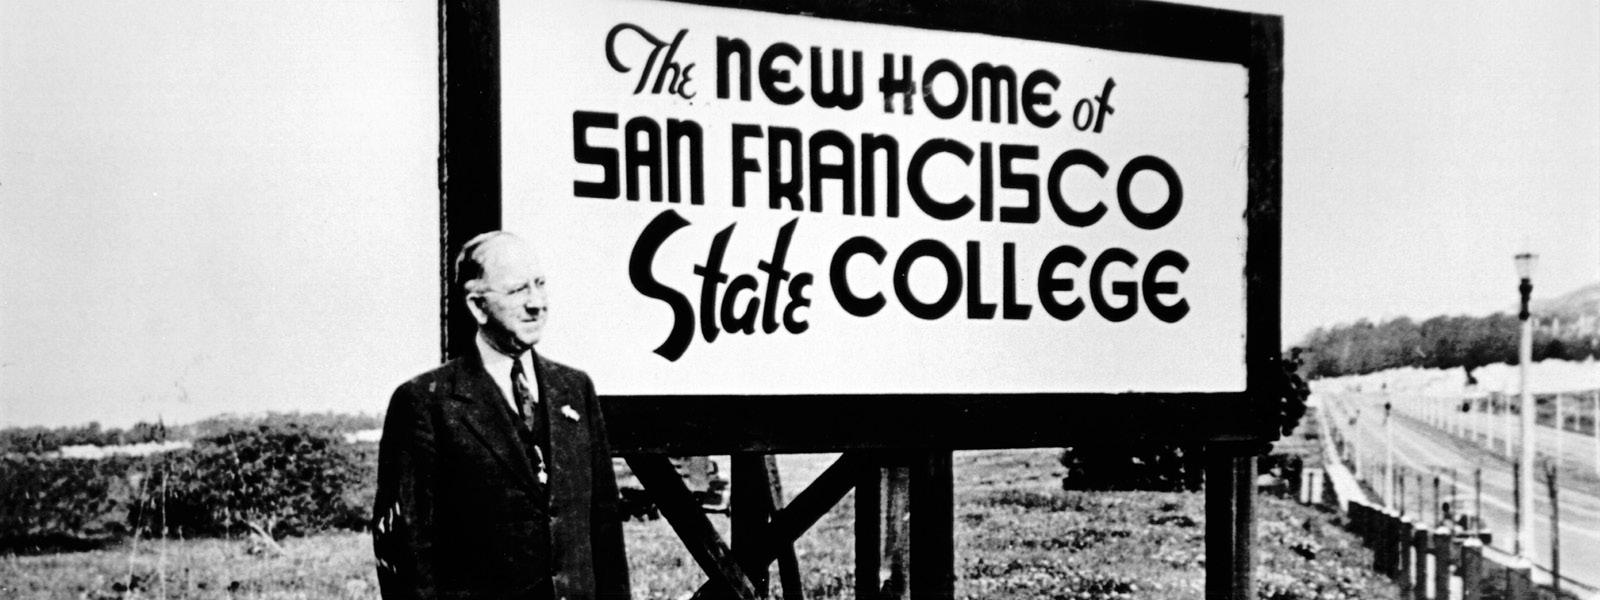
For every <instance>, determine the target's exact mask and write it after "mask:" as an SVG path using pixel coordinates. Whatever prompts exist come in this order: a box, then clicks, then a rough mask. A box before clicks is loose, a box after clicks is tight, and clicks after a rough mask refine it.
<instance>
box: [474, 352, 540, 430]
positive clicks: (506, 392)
mask: <svg viewBox="0 0 1600 600" xmlns="http://www.w3.org/2000/svg"><path fill="white" fill-rule="evenodd" d="M473 341H474V342H475V343H476V344H477V346H478V357H479V358H480V359H482V360H483V370H485V371H488V372H489V377H490V378H492V379H494V383H495V387H498V388H500V394H501V395H502V396H503V397H504V398H505V399H506V404H509V405H511V410H512V411H513V412H516V411H518V410H519V409H518V408H517V404H516V400H514V398H515V397H516V396H514V395H512V393H511V361H512V360H520V361H522V372H523V373H526V374H527V378H528V387H529V388H530V391H532V392H533V400H534V401H535V402H538V401H539V384H538V383H537V376H535V375H534V371H533V352H532V351H527V352H523V353H522V355H521V356H518V357H516V358H515V359H513V358H512V357H511V356H510V355H508V354H506V353H504V352H501V351H499V350H497V349H496V348H495V347H494V346H492V345H490V344H489V341H488V340H486V339H484V337H483V333H482V332H479V333H478V335H477V336H476V337H474V338H473Z"/></svg>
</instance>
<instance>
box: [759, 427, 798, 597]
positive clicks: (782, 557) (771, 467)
mask: <svg viewBox="0 0 1600 600" xmlns="http://www.w3.org/2000/svg"><path fill="white" fill-rule="evenodd" d="M762 458H763V459H764V461H763V462H765V463H766V467H767V482H768V483H769V484H771V485H769V486H767V490H768V491H769V492H771V506H772V507H773V508H774V509H776V508H779V507H782V506H783V477H781V476H780V475H779V473H778V459H777V457H775V456H773V455H771V454H768V455H766V456H763V457H762ZM778 579H779V580H780V581H782V582H783V599H784V600H805V597H806V589H805V583H804V582H803V581H802V580H801V578H800V557H799V556H796V555H795V552H794V544H793V543H789V544H782V548H779V549H778Z"/></svg>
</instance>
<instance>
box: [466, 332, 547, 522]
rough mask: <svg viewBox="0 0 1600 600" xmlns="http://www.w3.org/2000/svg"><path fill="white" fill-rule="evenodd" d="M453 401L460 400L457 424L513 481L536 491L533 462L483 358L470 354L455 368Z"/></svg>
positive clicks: (474, 353)
mask: <svg viewBox="0 0 1600 600" xmlns="http://www.w3.org/2000/svg"><path fill="white" fill-rule="evenodd" d="M453 387H454V394H453V396H454V397H455V399H457V400H459V401H461V403H462V405H463V406H462V408H463V410H462V411H461V412H460V414H461V415H462V419H461V422H462V424H463V425H465V426H466V429H467V430H468V431H470V432H472V435H473V437H476V438H477V439H478V441H479V442H481V443H482V444H483V445H484V447H486V448H488V449H489V452H490V453H492V454H493V455H494V457H495V458H496V459H498V460H499V461H500V463H501V464H502V465H503V466H504V467H505V468H506V470H508V471H511V472H512V473H514V474H515V475H516V478H517V481H519V482H521V483H522V484H523V485H525V486H527V487H528V489H529V490H530V491H534V490H537V487H536V486H535V484H534V482H533V463H532V462H531V461H529V460H528V453H527V450H525V449H524V448H523V447H522V443H521V440H520V439H519V438H518V437H517V431H516V427H517V426H516V424H515V423H513V422H512V420H511V411H510V410H509V408H508V407H509V405H507V404H506V400H505V398H503V397H502V394H501V393H500V388H499V386H496V385H495V383H494V379H493V378H491V377H489V372H488V371H486V370H484V368H483V359H481V358H479V357H478V355H477V353H476V352H471V353H469V354H468V355H466V356H465V357H463V360H462V361H461V363H460V368H458V369H456V380H455V382H454V386H453Z"/></svg>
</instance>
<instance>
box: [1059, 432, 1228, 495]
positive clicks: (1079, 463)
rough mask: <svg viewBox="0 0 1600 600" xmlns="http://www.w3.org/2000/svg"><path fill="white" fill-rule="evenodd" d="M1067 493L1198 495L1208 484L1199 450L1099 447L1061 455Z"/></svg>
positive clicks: (1154, 446)
mask: <svg viewBox="0 0 1600 600" xmlns="http://www.w3.org/2000/svg"><path fill="white" fill-rule="evenodd" d="M1061 466H1063V467H1066V468H1067V474H1066V476H1065V477H1063V478H1062V480H1061V486H1062V488H1064V489H1068V490H1087V491H1094V490H1101V491H1104V490H1148V491H1156V492H1176V491H1195V490H1199V489H1201V487H1203V485H1204V483H1205V464H1204V462H1202V454H1201V449H1200V447H1198V446H1192V447H1191V446H1172V445H1160V444H1142V445H1133V444H1096V445H1091V446H1075V447H1070V448H1065V449H1063V450H1062V451H1061Z"/></svg>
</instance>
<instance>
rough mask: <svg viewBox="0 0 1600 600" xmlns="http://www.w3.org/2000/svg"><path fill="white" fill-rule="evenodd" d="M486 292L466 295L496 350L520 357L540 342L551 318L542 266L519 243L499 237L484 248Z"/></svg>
mask: <svg viewBox="0 0 1600 600" xmlns="http://www.w3.org/2000/svg"><path fill="white" fill-rule="evenodd" d="M483 256H484V261H483V263H484V264H483V282H484V283H485V284H487V289H485V290H484V291H482V292H479V293H476V294H472V295H470V296H468V298H467V303H468V304H469V305H471V307H472V316H473V317H474V318H476V319H477V320H478V328H479V329H480V330H482V331H483V334H484V337H485V338H486V339H488V340H489V343H490V344H491V345H493V346H495V348H496V349H498V350H500V351H501V352H505V353H507V354H513V355H515V354H519V353H521V352H522V351H524V350H527V349H528V348H529V347H531V346H533V345H534V344H536V343H538V342H539V336H540V335H541V334H542V333H543V332H544V324H545V321H547V320H549V318H550V305H549V297H548V296H546V295H545V290H544V267H542V266H540V265H539V257H538V256H536V255H534V253H533V251H532V250H531V249H530V248H528V246H527V245H526V244H524V243H522V242H521V241H520V240H516V239H514V238H502V239H498V240H494V241H492V242H490V243H489V244H488V245H486V246H485V247H484V248H483Z"/></svg>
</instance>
